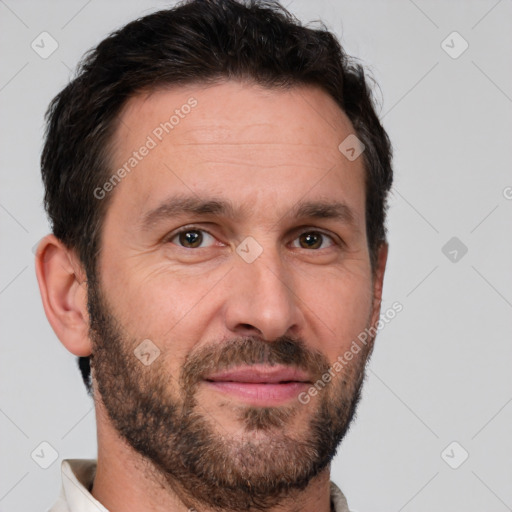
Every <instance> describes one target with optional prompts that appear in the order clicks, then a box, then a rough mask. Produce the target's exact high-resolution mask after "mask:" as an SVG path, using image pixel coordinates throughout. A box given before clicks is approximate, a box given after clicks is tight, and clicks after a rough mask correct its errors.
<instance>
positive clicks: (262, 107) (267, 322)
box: [89, 82, 378, 509]
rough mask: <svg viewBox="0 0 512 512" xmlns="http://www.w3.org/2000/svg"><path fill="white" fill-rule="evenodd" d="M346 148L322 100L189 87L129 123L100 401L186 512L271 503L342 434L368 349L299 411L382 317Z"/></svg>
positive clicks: (104, 269) (116, 158) (303, 94)
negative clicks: (197, 506) (202, 506)
mask: <svg viewBox="0 0 512 512" xmlns="http://www.w3.org/2000/svg"><path fill="white" fill-rule="evenodd" d="M190 98H193V100H190ZM194 103H195V104H194ZM187 104H188V105H189V106H190V105H193V106H192V107H191V108H185V107H183V106H184V105H187ZM182 107H183V108H182ZM176 110H178V111H179V112H175V111H176ZM173 114H176V115H175V118H174V119H173V120H172V122H173V124H172V128H169V125H167V130H168V133H167V132H166V130H165V128H162V125H161V123H165V122H167V121H169V119H170V117H171V116H172V115H173ZM178 117H179V121H178V122H176V119H177V118H178ZM352 133H354V130H353V128H352V126H351V124H350V122H349V120H348V119H347V117H346V116H345V115H344V114H343V113H342V112H341V111H340V109H339V108H338V107H337V105H336V104H335V102H334V101H333V100H332V99H330V98H329V97H328V96H327V95H326V94H325V93H324V92H321V91H319V90H317V89H314V88H293V89H290V90H288V91H284V90H277V89H263V88H260V87H256V86H251V85H247V84H241V83H238V82H227V83H223V84H220V85H216V86H211V87H208V88H207V87H203V86H199V85H197V86H188V87H179V88H173V89H169V90H162V91H158V92H153V93H152V94H150V95H149V96H148V95H139V96H137V97H134V98H132V99H131V100H130V101H129V102H128V104H127V105H126V107H125V109H124V110H123V112H122V115H121V122H120V123H119V127H118V130H117V133H116V136H115V144H114V147H113V148H112V160H113V166H112V169H113V172H115V171H117V169H119V168H122V167H123V165H125V164H126V163H128V165H127V166H126V167H125V169H130V171H129V172H127V173H121V175H122V174H126V175H125V176H124V177H123V179H122V180H121V182H120V183H119V184H117V186H116V187H115V190H114V191H112V192H109V193H111V194H113V197H112V198H111V199H112V201H111V203H110V205H109V208H108V210H107V215H106V218H105V223H104V227H103V232H102V239H101V247H102V252H101V255H100V260H99V266H98V270H99V274H98V275H99V286H90V288H89V308H90V310H89V311H90V317H91V318H90V321H91V332H90V335H91V339H92V341H93V356H92V368H93V378H94V381H95V390H96V392H98V391H99V395H100V396H96V398H97V399H99V400H101V402H102V404H103V405H104V407H105V410H106V411H107V413H108V416H109V421H111V422H112V425H113V426H114V428H115V429H116V430H117V431H118V433H119V435H120V436H121V437H122V438H124V439H125V440H126V441H127V442H128V443H129V445H130V446H132V447H133V448H134V449H135V450H136V451H137V452H138V453H139V454H141V455H143V457H144V458H146V459H147V460H148V461H149V463H150V464H151V465H152V466H153V467H154V468H155V472H156V473H158V474H159V475H160V476H162V477H163V479H164V480H165V481H167V483H168V484H169V485H170V486H172V488H173V489H174V490H175V491H176V492H180V493H181V494H183V495H186V496H189V497H192V496H193V497H194V499H195V500H197V501H194V500H192V499H190V500H189V501H190V503H201V502H203V503H209V504H210V505H212V504H217V505H220V506H223V507H225V508H233V509H236V508H238V509H242V508H245V507H246V506H247V505H248V504H253V505H254V504H256V503H258V504H259V505H260V506H262V507H263V506H269V505H271V504H273V503H276V502H277V501H276V500H278V499H279V497H280V496H281V495H282V494H283V493H286V492H290V491H291V490H293V489H299V488H303V487H304V486H305V485H306V484H307V482H309V481H310V480H311V478H312V477H314V476H315V475H317V474H318V473H319V472H320V471H322V470H323V469H325V468H326V466H327V465H328V463H329V462H330V460H331V458H332V456H333V455H334V452H335V449H336V446H337V445H338V444H339V442H340V440H341V438H342V437H343V435H344V434H345V432H346V429H347V428H348V425H349V423H350V420H351V418H352V416H353V414H354V411H355V407H356V404H357V400H358V398H359V391H360V386H361V382H362V379H363V376H364V365H365V362H366V359H367V357H368V355H369V353H370V350H371V343H368V344H367V346H365V347H363V350H361V351H360V352H359V353H358V354H357V355H356V356H354V359H353V360H352V361H351V362H350V364H349V365H347V366H346V367H344V368H343V370H342V371H340V372H337V373H335V376H334V378H333V379H332V380H331V381H330V382H329V383H327V384H326V385H325V387H323V389H320V390H319V391H318V392H317V394H315V395H312V396H310V400H309V402H308V403H307V404H304V403H301V401H300V400H299V399H298V397H299V394H300V393H304V392H307V391H308V389H310V388H311V386H312V385H313V384H314V383H315V382H316V381H317V380H318V379H321V378H322V375H325V372H326V371H327V370H328V369H329V367H330V366H332V364H333V363H334V362H335V361H336V360H337V358H338V356H341V355H342V354H344V353H345V351H346V350H347V349H348V348H349V347H350V345H351V343H352V341H353V340H355V339H357V336H358V334H359V333H360V332H362V331H364V329H365V328H367V327H368V326H369V325H370V324H371V323H373V322H374V321H375V320H376V318H377V316H378V307H377V308H376V307H374V300H373V299H374V294H373V280H372V272H371V268H370V260H369V254H368V247H367V239H366V231H365V222H366V219H365V185H364V180H365V177H364V169H363V162H362V157H360V158H357V159H356V160H354V161H349V160H348V159H347V158H345V156H344V155H343V154H342V153H340V151H339V150H338V145H339V144H340V143H341V142H342V141H343V140H344V139H345V138H346V137H347V136H349V135H350V134H352ZM148 137H149V139H148ZM150 139H151V140H150ZM144 145H145V146H146V147H147V148H149V149H148V151H144V150H142V151H140V150H139V148H141V146H144ZM134 151H137V155H135V156H134V155H133V152H134ZM143 153H144V155H143ZM130 157H133V158H135V159H136V161H135V160H132V161H130ZM184 199H187V201H185V202H183V201H182V200H184ZM206 203H209V204H206ZM224 203H225V204H224ZM335 203H336V204H335ZM201 204H202V207H200V206H201ZM162 205H165V206H166V208H160V207H161V206H162ZM184 205H185V206H187V205H188V206H189V207H190V208H188V209H187V208H183V207H184ZM226 205H228V206H229V207H227V206H226ZM322 205H323V206H322ZM177 206H179V207H180V208H177ZM192 206H193V207H194V208H191V207H192ZM221 206H224V207H222V208H221ZM333 206H336V207H335V208H333ZM159 208H160V209H159ZM157 209H159V210H158V212H159V213H158V214H155V213H154V212H155V211H157ZM151 212H153V215H152V214H151ZM297 215H298V216H297ZM183 228H185V229H183ZM179 231H182V232H181V234H179V233H178V232H179ZM91 284H92V283H91ZM144 340H151V341H150V342H148V341H144ZM143 342H144V345H142V347H144V348H145V349H144V350H141V348H140V347H139V346H140V345H141V343H143ZM148 346H149V347H150V352H151V350H152V349H151V347H158V349H159V351H160V354H159V356H158V357H157V358H156V359H155V360H154V361H153V362H151V364H144V363H148V361H150V360H151V359H152V357H154V355H153V356H151V355H149V356H148V355H144V354H142V355H141V352H143V353H144V352H148V351H147V350H146V348H147V347H148ZM138 347H139V348H138ZM137 356H138V357H137ZM141 359H142V361H141ZM293 371H294V372H295V373H293ZM226 372H231V374H226ZM233 372H234V373H233ZM237 372H238V373H237Z"/></svg>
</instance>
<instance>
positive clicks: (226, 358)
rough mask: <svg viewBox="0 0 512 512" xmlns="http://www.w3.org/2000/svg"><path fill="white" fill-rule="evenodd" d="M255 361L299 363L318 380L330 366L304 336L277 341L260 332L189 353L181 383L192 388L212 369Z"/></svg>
mask: <svg viewBox="0 0 512 512" xmlns="http://www.w3.org/2000/svg"><path fill="white" fill-rule="evenodd" d="M254 364H267V365H269V366H275V365H277V364H281V365H286V366H291V367H297V368H299V369H301V370H304V371H306V372H308V373H309V374H310V375H311V376H312V377H313V378H314V381H316V380H317V379H318V378H321V376H322V375H323V374H324V373H325V372H326V371H327V370H328V369H329V366H330V365H329V361H328V360H327V358H326V357H325V356H324V355H323V354H322V353H321V352H319V351H318V350H313V349H310V348H308V346H307V345H306V343H305V342H304V340H302V339H301V338H294V337H290V336H281V337H280V338H278V339H276V340H275V341H265V340H262V339H261V338H259V337H257V336H248V337H240V338H235V339H232V340H230V341H229V342H224V343H222V344H218V343H217V344H210V345H206V346H204V347H201V348H200V349H197V350H196V351H194V352H193V353H191V354H189V355H188V357H187V359H186V360H185V363H184V365H183V367H182V371H181V375H180V385H181V387H182V389H184V390H186V391H187V392H192V391H193V390H194V389H195V388H196V386H197V385H198V384H199V382H200V381H201V380H203V379H204V378H205V377H207V376H208V375H209V374H211V373H212V372H218V371H223V370H228V369H230V368H233V367H235V366H241V365H254Z"/></svg>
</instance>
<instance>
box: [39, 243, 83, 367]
mask: <svg viewBox="0 0 512 512" xmlns="http://www.w3.org/2000/svg"><path fill="white" fill-rule="evenodd" d="M35 265H36V275H37V281H38V283H39V291H40V292H41V299H42V301H43V307H44V310H45V313H46V318H48V321H49V322H50V325H51V326H52V328H53V330H54V331H55V334H56V335H57V337H58V338H59V340H60V341H61V343H62V344H63V345H64V346H65V347H66V348H67V349H68V350H69V351H70V352H71V353H72V354H74V355H76V356H84V357H85V356H89V355H90V354H91V352H92V350H91V343H90V340H89V337H88V332H89V317H88V314H87V281H86V279H85V272H84V271H83V269H82V266H81V265H80V262H79V260H78V258H77V257H76V256H75V254H74V252H73V251H71V250H70V249H68V248H67V247H65V246H64V245H63V244H62V242H61V241H60V240H59V239H58V238H56V237H55V236H54V235H47V236H45V237H44V238H43V239H42V240H41V241H40V242H39V246H38V248H37V253H36V262H35Z"/></svg>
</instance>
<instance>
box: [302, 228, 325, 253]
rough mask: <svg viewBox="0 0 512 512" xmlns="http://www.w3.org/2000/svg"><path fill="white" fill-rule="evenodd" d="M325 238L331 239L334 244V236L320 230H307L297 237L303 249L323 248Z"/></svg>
mask: <svg viewBox="0 0 512 512" xmlns="http://www.w3.org/2000/svg"><path fill="white" fill-rule="evenodd" d="M325 239H329V240H331V245H333V243H332V238H331V237H330V236H329V235H326V234H325V233H320V232H319V231H307V232H305V233H302V234H301V235H300V236H299V237H298V238H297V240H298V241H299V244H300V245H299V247H300V248H301V249H321V248H322V245H323V243H324V241H325ZM328 247H329V246H328Z"/></svg>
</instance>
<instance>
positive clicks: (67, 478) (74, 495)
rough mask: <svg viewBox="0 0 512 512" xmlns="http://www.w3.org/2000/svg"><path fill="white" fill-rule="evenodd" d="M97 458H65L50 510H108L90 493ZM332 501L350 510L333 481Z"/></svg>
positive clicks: (338, 510) (340, 508) (342, 509)
mask: <svg viewBox="0 0 512 512" xmlns="http://www.w3.org/2000/svg"><path fill="white" fill-rule="evenodd" d="M96 463H97V461H96V460H95V459H65V460H63V461H62V464H61V470H62V488H61V491H60V496H59V499H58V500H57V502H56V503H55V505H54V506H53V507H52V508H51V509H50V510H49V511H48V512H108V510H107V509H106V508H105V507H104V506H103V505H102V504H101V503H100V502H99V501H98V500H97V499H95V498H94V497H93V495H92V494H91V493H90V490H91V489H92V483H93V481H94V477H95V475H96ZM331 502H332V504H333V505H334V511H335V512H350V511H349V509H348V506H347V500H346V499H345V496H344V495H343V493H342V492H341V490H340V489H339V487H338V486H337V485H336V484H335V483H334V482H332V481H331Z"/></svg>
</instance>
